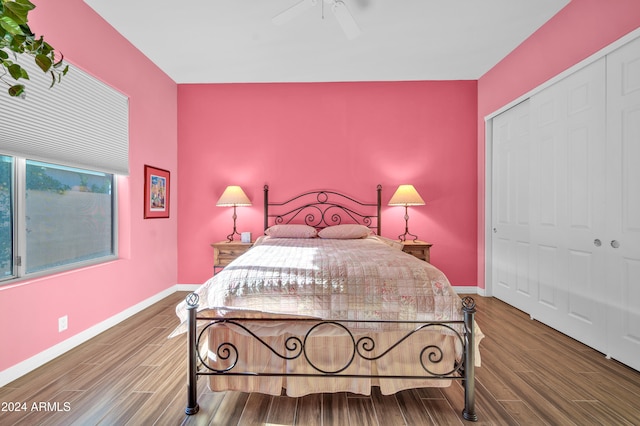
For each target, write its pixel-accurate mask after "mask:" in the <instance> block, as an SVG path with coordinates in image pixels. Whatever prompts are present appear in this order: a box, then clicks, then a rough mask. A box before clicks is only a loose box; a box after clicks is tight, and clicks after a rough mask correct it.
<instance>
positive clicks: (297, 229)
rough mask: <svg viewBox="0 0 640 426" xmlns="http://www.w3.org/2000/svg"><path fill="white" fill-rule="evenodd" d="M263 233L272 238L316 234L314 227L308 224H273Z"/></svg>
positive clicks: (306, 236) (302, 236)
mask: <svg viewBox="0 0 640 426" xmlns="http://www.w3.org/2000/svg"><path fill="white" fill-rule="evenodd" d="M264 233H265V235H268V236H270V237H273V238H314V237H315V236H316V235H318V231H316V228H314V227H313V226H309V225H273V226H272V227H270V228H268V229H267V230H266V231H264Z"/></svg>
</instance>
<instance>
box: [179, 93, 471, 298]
mask: <svg viewBox="0 0 640 426" xmlns="http://www.w3.org/2000/svg"><path fill="white" fill-rule="evenodd" d="M476 105H477V99H476V82H475V81H447V82H440V81H428V82H390V83H311V84H305V83H289V84H226V85H180V86H179V87H178V135H179V141H180V144H179V148H178V149H179V151H178V154H179V155H178V156H179V169H180V184H179V185H180V186H179V188H180V198H179V199H178V209H179V211H180V222H179V225H178V231H179V237H178V253H179V262H178V265H179V271H178V280H179V282H180V283H191V284H193V283H202V282H204V281H205V280H207V279H208V278H209V277H210V276H211V275H212V259H213V251H212V249H211V247H210V244H211V243H212V242H216V241H221V240H224V239H225V236H226V235H227V234H228V233H229V232H230V231H231V229H232V219H231V215H232V209H231V208H223V207H216V206H215V203H216V201H217V199H218V197H219V196H220V194H221V193H222V191H223V190H224V188H225V187H226V186H227V185H231V184H236V185H240V186H242V188H243V189H244V190H245V192H246V193H247V195H248V196H249V198H250V199H251V200H252V202H253V206H252V207H239V208H238V228H239V230H240V231H251V232H252V233H253V235H254V238H255V237H256V236H258V235H261V234H262V232H263V229H262V227H263V219H262V215H263V191H262V188H263V186H264V184H265V183H268V184H269V185H270V198H271V199H272V200H274V201H283V200H284V199H286V198H288V197H290V196H293V195H296V194H297V193H299V192H301V191H305V190H308V189H334V190H343V191H346V192H348V193H349V194H350V195H352V196H355V197H358V198H360V199H364V200H369V201H373V202H375V199H376V198H375V197H376V192H375V188H376V185H377V184H382V185H383V205H384V207H383V211H382V218H383V223H382V234H383V235H384V236H387V237H392V238H396V237H397V236H398V235H399V234H401V233H402V232H404V219H403V216H404V209H403V208H401V207H388V206H387V205H386V204H387V202H388V201H389V199H390V198H391V195H392V194H393V192H394V191H395V190H396V188H397V186H398V185H399V184H403V183H411V184H413V185H414V186H415V187H416V189H417V190H418V191H419V192H420V194H421V195H422V197H423V198H424V199H425V201H426V205H425V206H421V207H413V208H410V211H409V215H410V221H409V225H410V227H409V228H410V231H412V232H413V233H415V234H417V235H419V237H420V238H421V239H423V240H426V241H429V242H431V243H433V244H434V246H433V248H432V257H431V259H432V262H433V263H434V264H435V265H437V266H438V267H439V268H441V269H442V270H443V271H444V272H445V273H446V274H447V275H448V277H449V278H450V280H451V282H452V283H453V284H454V285H461V286H475V285H476V276H477V274H476V256H477V255H476V247H477V243H476V236H477V229H476V226H477V219H476V210H477V206H476V202H477V194H476V191H477V170H476V168H477V161H476V158H477V155H476V149H477V144H476V117H477V110H476Z"/></svg>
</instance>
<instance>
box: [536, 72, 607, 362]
mask: <svg viewBox="0 0 640 426" xmlns="http://www.w3.org/2000/svg"><path fill="white" fill-rule="evenodd" d="M605 100H606V98H605V61H604V59H602V60H600V61H598V62H595V63H593V64H591V65H589V66H588V67H586V68H583V69H581V70H580V71H578V72H576V73H574V74H572V75H571V76H569V77H567V78H565V79H563V80H561V81H560V82H558V83H556V84H555V85H553V86H551V87H549V88H548V89H545V90H543V91H542V92H540V93H539V94H536V95H535V96H533V97H532V98H531V116H532V117H531V118H532V121H531V122H532V129H531V139H532V143H533V145H534V147H533V149H532V156H531V161H532V166H531V169H532V176H531V177H532V179H531V183H532V187H531V196H532V202H531V205H532V210H531V216H532V221H531V222H532V223H531V243H532V245H533V247H534V249H533V259H534V260H533V262H534V264H535V279H536V283H535V286H536V287H537V288H538V295H537V301H536V304H535V306H534V307H533V308H532V310H531V311H530V313H531V314H532V316H533V317H534V318H539V319H540V320H542V321H543V322H544V323H546V324H548V325H550V326H551V327H554V328H556V329H558V330H560V331H562V332H564V333H566V334H568V335H570V336H572V337H574V338H576V339H578V340H580V341H581V342H584V343H585V344H587V345H589V346H592V347H594V348H596V349H599V350H602V351H604V350H605V348H606V312H605V309H603V300H604V299H603V296H604V295H605V294H606V292H605V289H604V286H603V283H604V281H605V259H604V256H603V255H602V251H603V250H605V247H604V244H606V242H603V239H604V238H606V237H605V235H604V227H605V213H606V209H605V208H604V207H605V205H604V204H605V166H606V164H605V163H606V162H605V160H604V158H605V152H606V151H605V149H606V146H605V143H604V140H605V137H606V131H605V117H606V112H605V111H606V107H605Z"/></svg>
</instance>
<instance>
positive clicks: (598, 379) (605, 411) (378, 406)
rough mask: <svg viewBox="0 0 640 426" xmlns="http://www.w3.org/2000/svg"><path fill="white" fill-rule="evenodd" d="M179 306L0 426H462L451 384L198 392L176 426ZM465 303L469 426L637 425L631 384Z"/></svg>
mask: <svg viewBox="0 0 640 426" xmlns="http://www.w3.org/2000/svg"><path fill="white" fill-rule="evenodd" d="M185 295H186V293H175V294H173V295H171V296H169V297H167V298H166V299H164V300H162V301H160V302H158V303H157V304H155V305H153V306H151V307H149V308H148V309H145V310H144V311H142V312H140V313H138V314H137V315H135V316H133V317H131V318H129V319H127V320H126V321H123V322H122V323H120V324H119V325H117V326H115V327H113V328H112V329H110V330H108V331H106V332H104V333H102V334H101V335H99V336H97V337H95V338H93V339H91V340H90V341H88V342H86V343H84V344H82V345H81V346H79V347H77V348H75V349H73V350H71V351H69V352H67V353H66V354H64V355H62V356H60V357H59V358H57V359H55V360H53V361H51V362H49V363H47V364H46V365H43V366H42V367H40V368H38V369H37V370H34V371H33V372H31V373H29V374H27V375H25V376H23V377H21V378H20V379H18V380H16V381H14V382H12V383H10V384H8V385H7V386H4V387H2V388H0V403H1V404H2V406H1V407H0V408H1V409H2V411H0V425H14V424H18V425H30V426H31V425H83V426H84V425H96V424H104V425H121V424H122V425H124V424H130V425H152V424H156V425H259V424H263V425H294V424H295V425H381V426H390V425H427V424H437V425H441V424H443V425H444V424H458V425H459V424H463V423H467V422H465V421H463V420H461V415H460V412H461V410H462V407H463V405H464V402H463V390H462V387H461V385H460V383H459V382H457V381H456V382H454V383H453V385H452V386H451V387H449V388H444V389H429V388H425V389H418V390H409V391H403V392H399V393H398V394H396V395H391V396H384V395H381V394H380V392H373V394H372V395H371V396H360V395H353V394H347V393H337V394H322V395H313V396H307V397H302V398H288V397H284V396H278V397H273V396H266V395H261V394H246V393H242V392H220V393H214V392H211V391H209V390H208V389H207V388H206V380H200V381H199V385H198V387H199V403H200V412H199V413H198V414H196V415H194V416H186V415H185V414H184V408H185V405H186V372H185V368H186V367H185V366H186V360H185V358H186V357H185V352H186V344H185V338H184V336H181V337H178V338H175V339H167V335H168V334H169V333H170V332H171V330H173V328H174V327H175V326H176V325H177V324H176V323H177V318H176V317H175V314H174V308H175V305H176V304H177V303H178V302H179V301H181V300H182V299H183V297H184V296H185ZM475 299H476V301H477V304H478V313H477V315H476V320H477V321H478V323H479V325H480V327H481V328H482V330H483V332H484V333H485V334H486V336H487V337H486V338H485V339H484V340H483V341H482V343H481V345H480V347H481V354H482V367H480V368H477V369H476V374H477V381H476V410H477V413H478V416H479V422H478V424H483V425H500V424H504V425H516V424H523V425H524V424H532V425H541V424H549V425H570V424H576V425H595V424H598V425H640V373H639V372H637V371H635V370H632V369H630V368H628V367H625V366H623V365H621V364H619V363H617V362H616V361H613V360H607V359H605V357H604V356H603V355H602V354H601V353H598V352H596V351H594V350H593V349H590V348H588V347H586V346H584V345H582V344H580V343H578V342H576V341H575V340H572V339H571V338H568V337H566V336H564V335H563V334H560V333H558V332H556V331H554V330H552V329H550V328H549V327H546V326H544V325H542V324H540V323H538V322H537V321H532V320H530V319H529V317H528V316H527V315H526V314H524V313H522V312H520V311H518V310H516V309H514V308H512V307H510V306H508V305H506V304H505V303H502V302H500V301H499V300H496V299H493V298H483V297H480V296H476V297H475ZM6 349H7V348H3V349H2V350H6ZM16 404H17V405H16ZM16 410H20V411H16Z"/></svg>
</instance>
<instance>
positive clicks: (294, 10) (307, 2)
mask: <svg viewBox="0 0 640 426" xmlns="http://www.w3.org/2000/svg"><path fill="white" fill-rule="evenodd" d="M316 4H318V0H301V1H300V2H298V3H296V4H294V5H293V6H291V7H290V8H289V9H286V10H284V11H283V12H280V13H279V14H277V15H276V16H274V17H273V18H272V19H271V22H273V23H274V24H276V25H282V24H286V23H287V22H289V21H291V20H292V19H293V18H295V17H297V16H298V15H301V14H302V13H303V12H305V11H306V10H308V9H311V8H312V7H313V6H315V5H316Z"/></svg>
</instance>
